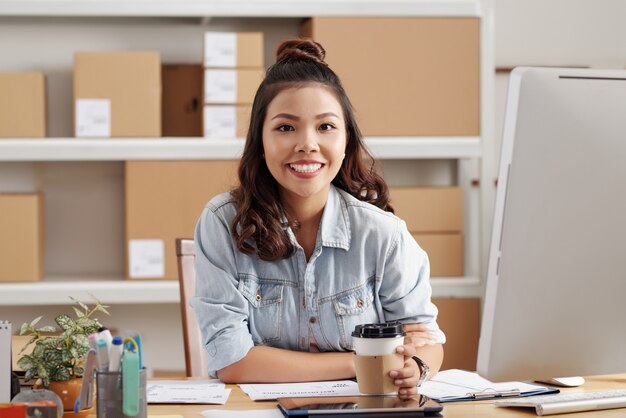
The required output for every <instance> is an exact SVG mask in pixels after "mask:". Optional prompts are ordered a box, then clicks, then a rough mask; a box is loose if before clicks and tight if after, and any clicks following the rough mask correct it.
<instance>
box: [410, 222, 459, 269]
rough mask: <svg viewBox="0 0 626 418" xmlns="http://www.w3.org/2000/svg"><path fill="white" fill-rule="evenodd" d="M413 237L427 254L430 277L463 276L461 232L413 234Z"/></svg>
mask: <svg viewBox="0 0 626 418" xmlns="http://www.w3.org/2000/svg"><path fill="white" fill-rule="evenodd" d="M413 238H415V241H417V243H418V244H419V246H420V247H422V248H423V249H424V251H426V253H427V254H428V259H429V261H430V275H431V276H432V277H438V276H446V277H460V276H463V274H464V273H463V271H464V268H463V234H462V233H460V232H458V233H454V232H452V233H446V234H413Z"/></svg>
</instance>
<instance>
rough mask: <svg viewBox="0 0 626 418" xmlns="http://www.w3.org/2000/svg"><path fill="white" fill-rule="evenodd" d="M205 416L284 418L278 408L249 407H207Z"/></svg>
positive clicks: (210, 417)
mask: <svg viewBox="0 0 626 418" xmlns="http://www.w3.org/2000/svg"><path fill="white" fill-rule="evenodd" d="M201 414H202V416H204V417H205V418H240V417H241V418H284V417H283V414H282V412H280V411H279V410H278V408H274V409H248V410H236V411H234V410H228V409H207V410H206V411H202V412H201Z"/></svg>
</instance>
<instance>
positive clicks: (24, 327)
mask: <svg viewBox="0 0 626 418" xmlns="http://www.w3.org/2000/svg"><path fill="white" fill-rule="evenodd" d="M29 329H30V327H29V324H28V322H24V323H23V324H22V327H21V328H20V335H25V334H26V333H27V332H28V330H29Z"/></svg>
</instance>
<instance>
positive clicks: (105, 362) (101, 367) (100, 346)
mask: <svg viewBox="0 0 626 418" xmlns="http://www.w3.org/2000/svg"><path fill="white" fill-rule="evenodd" d="M96 355H97V359H98V361H97V363H98V371H99V372H106V371H108V370H109V347H107V342H106V341H105V340H104V339H102V338H98V339H97V340H96Z"/></svg>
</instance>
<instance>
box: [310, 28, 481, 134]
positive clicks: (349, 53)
mask: <svg viewBox="0 0 626 418" xmlns="http://www.w3.org/2000/svg"><path fill="white" fill-rule="evenodd" d="M301 34H302V35H303V36H305V37H311V38H313V39H314V40H316V41H317V42H320V43H321V44H322V46H323V47H324V48H325V49H326V62H327V63H328V64H329V65H330V67H331V68H332V69H333V70H334V71H335V72H336V73H337V74H338V75H339V77H340V78H341V80H342V82H343V85H344V87H345V89H346V91H347V92H348V95H349V96H350V99H351V101H352V104H353V105H354V108H355V110H356V114H357V117H358V122H359V126H360V128H361V131H362V132H363V134H364V135H366V136H393V135H396V136H412V135H415V136H417V135H433V136H436V135H443V136H445V135H450V136H457V135H458V136H464V135H470V136H476V135H479V134H480V111H479V109H480V61H479V59H480V20H479V19H478V18H457V17H453V18H430V17H421V18H420V17H411V18H338V17H315V18H312V19H309V20H306V21H305V22H304V24H303V25H302V27H301Z"/></svg>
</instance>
